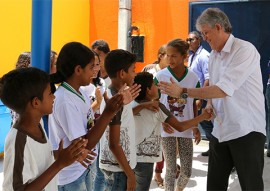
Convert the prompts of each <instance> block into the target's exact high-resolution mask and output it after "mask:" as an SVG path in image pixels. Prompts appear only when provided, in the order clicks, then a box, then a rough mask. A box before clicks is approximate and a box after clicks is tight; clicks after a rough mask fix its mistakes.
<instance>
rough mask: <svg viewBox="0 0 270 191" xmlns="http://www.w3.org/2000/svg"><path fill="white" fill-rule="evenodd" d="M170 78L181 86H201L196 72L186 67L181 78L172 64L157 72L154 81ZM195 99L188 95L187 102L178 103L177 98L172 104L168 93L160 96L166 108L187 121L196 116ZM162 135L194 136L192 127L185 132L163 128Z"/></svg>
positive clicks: (179, 118) (179, 119)
mask: <svg viewBox="0 0 270 191" xmlns="http://www.w3.org/2000/svg"><path fill="white" fill-rule="evenodd" d="M170 78H173V80H174V81H175V82H176V83H177V84H179V85H180V86H181V87H185V88H196V87H199V86H200V83H199V81H198V77H197V75H196V74H195V73H194V72H192V71H191V70H189V69H188V68H186V71H185V73H184V75H183V76H182V77H181V78H177V77H176V76H175V75H174V73H173V71H172V70H171V68H170V66H168V67H166V68H164V69H162V70H160V71H159V72H158V73H157V74H156V77H155V78H154V81H155V82H156V83H158V82H160V81H165V82H170ZM179 96H180V95H179ZM193 101H194V98H190V97H188V98H187V103H186V104H182V103H178V102H177V100H175V101H173V103H172V104H169V103H168V95H167V94H161V96H160V102H161V103H163V104H164V105H165V106H166V108H167V109H168V110H169V111H171V112H172V113H173V114H174V116H175V117H176V118H177V120H178V121H186V120H188V119H193V118H194V111H193ZM161 137H184V138H193V133H192V128H190V129H187V130H185V131H183V132H179V131H174V133H172V134H169V133H166V132H165V131H164V130H163V129H161Z"/></svg>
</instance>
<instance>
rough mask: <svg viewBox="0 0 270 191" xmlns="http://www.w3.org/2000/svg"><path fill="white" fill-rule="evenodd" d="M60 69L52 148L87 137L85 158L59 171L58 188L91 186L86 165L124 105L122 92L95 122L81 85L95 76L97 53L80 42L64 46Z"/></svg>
mask: <svg viewBox="0 0 270 191" xmlns="http://www.w3.org/2000/svg"><path fill="white" fill-rule="evenodd" d="M56 66H57V72H56V73H55V74H52V75H51V80H52V81H53V82H54V83H61V85H60V86H59V87H58V88H57V90H56V92H55V97H56V98H55V101H54V106H53V113H52V114H51V115H49V138H50V141H51V142H52V146H53V149H54V150H56V149H57V148H58V144H59V141H60V140H61V139H64V141H65V145H64V147H66V146H68V145H69V144H70V142H71V141H73V140H76V139H79V138H81V137H84V138H86V139H87V140H88V144H87V146H86V148H87V150H88V152H86V153H85V160H84V161H81V164H80V163H78V162H75V163H73V164H71V165H70V166H68V167H66V168H64V169H63V170H61V171H60V173H59V178H58V189H59V190H65V191H66V190H68V191H69V190H70V191H74V190H76V191H80V190H91V187H92V185H91V178H90V177H91V176H90V175H91V174H89V170H90V169H89V170H88V169H86V168H87V167H88V165H89V163H91V160H93V157H92V156H91V153H92V150H93V148H94V147H95V146H96V144H97V143H98V141H99V139H100V137H101V136H102V134H103V132H104V130H105V128H106V127H107V124H108V123H109V122H110V121H111V119H112V118H113V117H114V115H115V113H116V112H117V111H118V110H119V109H120V108H121V107H122V105H123V95H120V94H117V95H116V96H114V97H113V98H111V99H110V100H108V101H107V105H106V108H105V110H104V112H103V114H102V115H101V116H100V117H99V119H98V120H97V121H96V123H95V124H94V117H93V116H94V113H93V110H92V109H91V104H90V98H89V97H88V96H87V95H86V94H85V92H84V91H83V90H82V89H81V86H85V85H88V84H89V83H90V81H91V79H92V78H94V77H96V74H97V72H98V70H99V67H98V66H97V65H95V58H94V53H93V51H91V50H90V49H89V48H88V47H87V46H85V45H83V44H81V43H79V42H70V43H67V44H66V45H64V46H63V48H62V49H61V51H60V53H59V55H58V59H57V63H56Z"/></svg>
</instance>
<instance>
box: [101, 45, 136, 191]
mask: <svg viewBox="0 0 270 191" xmlns="http://www.w3.org/2000/svg"><path fill="white" fill-rule="evenodd" d="M135 62H136V56H135V55H134V54H132V53H130V52H128V51H125V50H121V49H118V50H113V51H111V52H110V53H109V54H108V55H107V57H106V59H105V69H106V71H107V73H108V75H109V77H110V78H111V80H112V83H111V85H110V86H109V88H108V90H107V93H108V97H112V96H113V95H115V94H116V93H117V92H119V91H121V87H122V86H123V85H125V84H126V85H128V86H132V85H133V82H134V77H135V76H136V73H135ZM104 104H105V102H104V101H103V103H102V104H101V108H102V107H104ZM99 165H100V168H101V169H102V170H103V172H104V175H105V181H106V185H105V187H106V188H107V189H106V190H117V191H120V190H134V189H135V187H136V179H135V175H134V172H133V169H134V168H135V166H136V148H135V122H134V117H133V112H132V104H131V103H129V104H127V105H125V106H124V107H123V108H122V109H121V110H120V111H119V112H118V113H117V114H116V116H115V117H114V118H113V120H112V121H111V123H110V124H109V127H107V129H106V131H105V133H104V134H103V136H102V138H101V141H100V163H99Z"/></svg>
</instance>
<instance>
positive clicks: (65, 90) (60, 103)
mask: <svg viewBox="0 0 270 191" xmlns="http://www.w3.org/2000/svg"><path fill="white" fill-rule="evenodd" d="M80 93H81V94H78V93H77V92H76V91H75V90H74V89H73V88H72V87H71V86H70V85H69V84H67V83H66V82H64V83H63V84H62V85H61V86H59V87H58V88H57V90H56V92H55V94H54V95H55V100H54V105H53V112H52V114H50V115H49V139H50V141H51V143H52V147H53V150H58V146H59V142H60V141H61V139H63V141H64V148H66V147H68V146H69V145H70V144H71V141H73V140H74V139H77V138H79V137H82V136H84V135H85V134H86V133H87V130H88V128H90V127H91V126H93V125H94V117H93V116H94V115H93V110H92V109H91V104H90V99H89V97H88V96H86V95H85V93H84V91H83V90H81V89H80ZM85 170H86V169H85V167H83V166H82V165H81V164H80V163H79V162H74V163H73V164H71V165H70V166H68V167H66V168H64V169H62V170H61V171H60V172H59V176H58V185H65V184H68V183H71V182H73V181H75V180H76V179H78V178H79V177H80V176H81V175H82V174H83V173H84V171H85Z"/></svg>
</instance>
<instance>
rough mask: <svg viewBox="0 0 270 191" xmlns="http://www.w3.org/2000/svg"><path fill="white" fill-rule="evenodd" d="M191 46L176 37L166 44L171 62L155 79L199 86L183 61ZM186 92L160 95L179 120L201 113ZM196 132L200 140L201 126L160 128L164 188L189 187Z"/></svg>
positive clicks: (169, 61)
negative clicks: (179, 165) (179, 128)
mask: <svg viewBox="0 0 270 191" xmlns="http://www.w3.org/2000/svg"><path fill="white" fill-rule="evenodd" d="M188 49H189V44H188V43H187V42H186V41H184V40H181V39H174V40H172V41H170V42H169V43H168V44H167V47H166V55H167V60H168V63H169V66H168V67H167V68H164V69H162V70H160V71H159V72H158V73H157V74H156V76H155V82H156V83H158V82H160V81H166V82H170V80H171V79H173V80H174V81H175V82H176V83H177V84H180V85H181V86H183V87H188V88H196V87H199V80H198V77H197V75H196V74H195V73H194V72H192V71H191V70H189V69H188V68H186V67H185V65H184V62H185V60H186V58H187V55H188V53H187V51H188ZM183 96H185V97H182V98H180V95H179V98H172V97H170V96H168V95H167V94H161V96H160V102H161V103H163V104H164V105H165V106H166V108H167V109H168V110H170V111H171V113H172V114H173V115H174V116H175V117H176V118H177V119H178V120H179V121H185V120H188V119H192V118H194V117H195V116H196V115H197V114H198V112H197V107H196V104H195V101H194V99H193V98H190V97H188V96H187V94H183ZM193 136H194V137H195V142H196V143H197V144H198V143H199V142H200V140H201V135H200V131H199V129H198V128H193V129H188V130H186V131H184V132H178V131H175V132H174V133H173V134H168V133H166V132H165V131H163V130H162V131H161V137H162V147H163V151H164V153H163V154H164V157H165V161H166V174H165V190H174V189H176V190H177V191H182V190H183V189H184V188H185V187H186V185H187V183H188V181H189V178H190V176H191V172H192V159H193V143H192V138H193ZM177 148H178V152H179V158H180V163H181V171H180V176H179V177H178V179H177V181H175V177H176V172H177V167H176V158H177ZM175 183H176V187H175Z"/></svg>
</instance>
